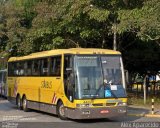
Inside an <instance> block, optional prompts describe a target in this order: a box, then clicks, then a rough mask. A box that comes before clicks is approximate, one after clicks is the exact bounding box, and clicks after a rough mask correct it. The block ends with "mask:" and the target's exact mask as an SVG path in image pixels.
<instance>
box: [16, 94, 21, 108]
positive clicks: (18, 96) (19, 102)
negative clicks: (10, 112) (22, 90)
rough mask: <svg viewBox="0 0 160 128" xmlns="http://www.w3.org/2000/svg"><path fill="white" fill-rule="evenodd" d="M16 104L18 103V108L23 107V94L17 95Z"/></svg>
mask: <svg viewBox="0 0 160 128" xmlns="http://www.w3.org/2000/svg"><path fill="white" fill-rule="evenodd" d="M16 105H17V108H18V109H19V110H21V109H22V100H21V96H20V94H19V93H18V94H17V96H16Z"/></svg>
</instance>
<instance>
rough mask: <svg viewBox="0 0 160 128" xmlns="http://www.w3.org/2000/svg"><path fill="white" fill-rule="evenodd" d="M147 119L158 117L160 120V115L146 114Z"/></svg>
mask: <svg viewBox="0 0 160 128" xmlns="http://www.w3.org/2000/svg"><path fill="white" fill-rule="evenodd" d="M145 117H157V118H160V114H145Z"/></svg>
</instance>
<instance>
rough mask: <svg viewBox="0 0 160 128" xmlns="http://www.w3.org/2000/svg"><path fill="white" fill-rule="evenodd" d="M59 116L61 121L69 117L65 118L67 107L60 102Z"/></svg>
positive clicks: (58, 106)
mask: <svg viewBox="0 0 160 128" xmlns="http://www.w3.org/2000/svg"><path fill="white" fill-rule="evenodd" d="M57 114H58V117H59V118H60V119H61V120H67V117H66V116H65V107H64V105H63V103H62V102H61V101H60V102H58V105H57Z"/></svg>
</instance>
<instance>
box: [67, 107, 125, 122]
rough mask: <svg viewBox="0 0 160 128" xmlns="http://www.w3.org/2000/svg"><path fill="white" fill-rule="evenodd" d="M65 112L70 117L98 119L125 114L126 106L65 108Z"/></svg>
mask: <svg viewBox="0 0 160 128" xmlns="http://www.w3.org/2000/svg"><path fill="white" fill-rule="evenodd" d="M65 114H66V116H67V117H68V118H71V119H98V118H114V117H118V116H120V117H121V116H126V114H127V107H126V106H123V107H122V106H117V107H102V108H75V109H71V108H66V109H65Z"/></svg>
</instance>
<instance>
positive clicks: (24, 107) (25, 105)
mask: <svg viewBox="0 0 160 128" xmlns="http://www.w3.org/2000/svg"><path fill="white" fill-rule="evenodd" d="M22 108H23V110H24V111H25V112H28V107H27V99H26V96H24V97H23V99H22Z"/></svg>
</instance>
